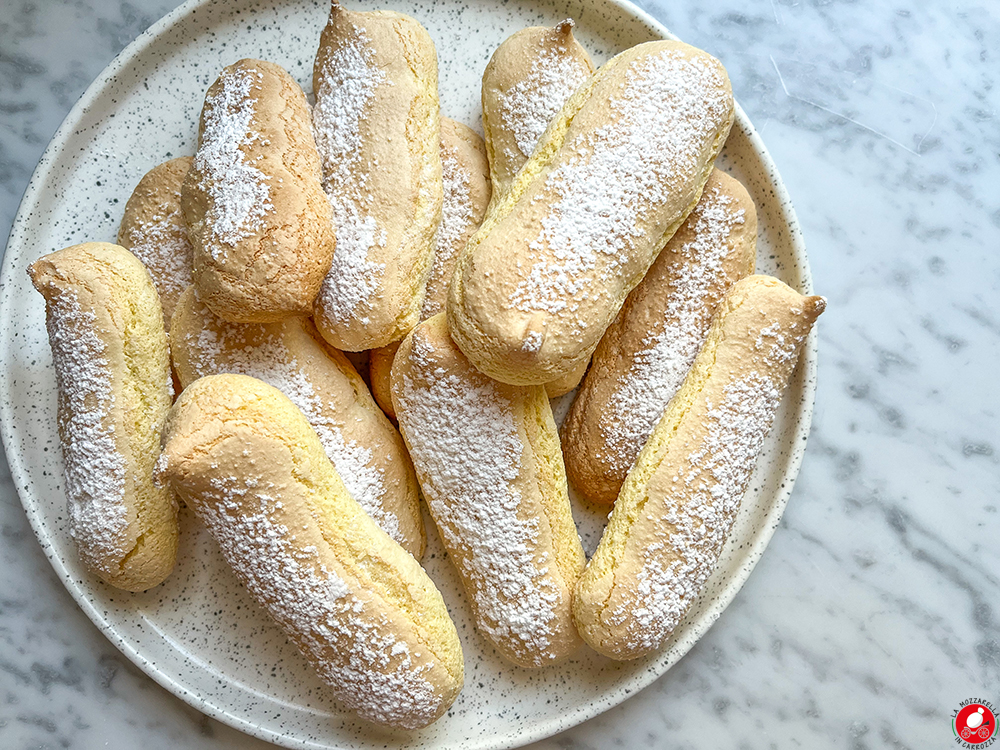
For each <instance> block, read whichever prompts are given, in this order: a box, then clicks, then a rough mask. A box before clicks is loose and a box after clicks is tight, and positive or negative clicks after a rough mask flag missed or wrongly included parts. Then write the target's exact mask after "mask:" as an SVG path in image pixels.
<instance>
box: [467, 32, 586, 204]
mask: <svg viewBox="0 0 1000 750" xmlns="http://www.w3.org/2000/svg"><path fill="white" fill-rule="evenodd" d="M593 73H594V65H593V63H591V61H590V56H589V55H588V54H587V51H586V50H585V49H584V48H583V47H582V46H581V45H580V43H579V42H578V41H576V39H574V38H573V22H572V21H571V20H568V19H567V20H565V21H563V22H562V23H559V24H557V25H556V26H555V28H549V27H548V26H532V27H530V28H527V29H521V30H520V31H518V32H516V33H514V34H513V35H511V36H509V37H508V38H507V39H506V40H504V41H503V43H501V45H500V46H499V47H497V49H496V51H495V52H494V53H493V56H492V57H491V58H490V62H489V65H487V66H486V70H485V72H484V73H483V93H482V99H483V132H484V133H485V134H486V149H487V154H488V155H489V161H490V179H491V180H492V182H493V188H494V190H495V191H496V195H497V197H498V198H499V196H500V195H501V194H502V193H503V192H505V191H506V190H507V188H508V187H509V186H510V184H511V182H513V180H514V175H516V174H517V172H518V170H519V169H521V167H523V166H524V163H525V162H526V161H528V157H529V156H531V153H532V152H533V151H534V150H535V146H536V145H537V144H538V141H539V140H540V139H541V137H542V135H543V134H544V133H545V129H546V128H547V127H548V126H549V123H550V122H551V121H552V120H553V119H555V116H556V115H557V114H559V111H560V110H561V109H562V107H563V105H564V104H565V103H566V101H567V100H568V99H569V98H570V96H571V95H572V94H573V92H574V91H576V90H577V88H579V87H580V85H581V84H582V83H583V82H584V81H586V80H587V79H588V78H590V76H592V75H593Z"/></svg>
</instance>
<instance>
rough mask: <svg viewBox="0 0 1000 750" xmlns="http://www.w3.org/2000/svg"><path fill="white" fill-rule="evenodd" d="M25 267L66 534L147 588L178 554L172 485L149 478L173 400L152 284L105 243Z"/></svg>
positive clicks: (105, 574)
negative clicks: (50, 404)
mask: <svg viewBox="0 0 1000 750" xmlns="http://www.w3.org/2000/svg"><path fill="white" fill-rule="evenodd" d="M29 273H30V274H31V281H32V283H33V284H34V285H35V288H36V289H37V290H38V291H39V292H41V294H42V296H44V297H45V302H46V324H47V327H48V332H49V343H50V344H51V347H52V360H53V364H54V366H55V371H56V383H57V385H58V389H59V436H60V440H61V443H62V449H63V460H64V471H65V480H66V495H67V500H68V502H69V519H70V532H71V533H72V535H73V537H74V538H75V540H76V543H77V547H78V549H79V551H80V557H81V559H82V560H83V562H84V564H85V565H86V566H87V567H88V568H89V569H90V570H91V571H92V572H93V573H94V574H95V575H97V576H99V577H100V578H101V579H103V580H104V581H106V582H107V583H109V584H111V585H112V586H116V587H117V588H121V589H125V590H126V591H144V590H146V589H149V588H152V587H153V586H156V585H157V584H159V583H161V582H162V581H163V579H165V578H166V577H167V575H168V574H169V573H170V571H171V570H172V569H173V567H174V560H175V558H176V555H177V507H176V503H175V501H174V497H173V493H171V492H170V491H169V490H166V489H163V488H160V487H156V486H154V484H153V467H154V465H155V463H156V460H157V458H158V456H159V453H160V450H159V449H160V429H161V427H162V426H163V422H164V420H165V418H166V415H167V410H168V409H169V408H170V402H171V400H172V397H173V393H172V389H171V385H170V360H169V357H168V354H167V340H166V333H165V331H164V327H163V313H162V310H161V307H160V300H159V298H158V297H157V294H156V289H155V288H154V286H153V282H152V280H151V279H150V277H149V274H148V273H147V272H146V270H145V268H143V266H142V263H140V262H139V261H138V260H137V259H136V258H135V257H134V256H133V255H131V254H130V253H129V252H128V251H127V250H125V249H124V248H122V247H119V246H117V245H111V244H108V243H103V242H89V243H85V244H82V245H74V246H72V247H68V248H65V249H64V250H59V251H58V252H55V253H51V254H50V255H46V256H45V257H43V258H41V259H40V260H38V261H36V262H35V263H33V264H32V265H31V267H30V269H29Z"/></svg>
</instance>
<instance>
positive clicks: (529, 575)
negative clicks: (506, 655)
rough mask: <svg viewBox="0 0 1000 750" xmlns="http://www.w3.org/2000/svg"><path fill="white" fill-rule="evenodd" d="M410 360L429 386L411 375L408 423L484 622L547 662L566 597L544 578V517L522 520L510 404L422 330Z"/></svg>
mask: <svg viewBox="0 0 1000 750" xmlns="http://www.w3.org/2000/svg"><path fill="white" fill-rule="evenodd" d="M412 360H413V365H414V366H415V367H416V368H418V370H419V372H420V374H421V379H422V380H425V382H421V383H419V384H417V383H414V382H413V380H412V379H411V377H410V376H409V375H408V374H407V375H405V376H404V378H403V403H404V404H405V406H404V407H403V408H401V409H400V410H399V412H398V416H399V421H400V426H401V428H402V430H403V432H404V434H405V435H406V438H407V443H408V445H409V447H410V455H411V457H412V458H413V463H414V465H415V466H416V467H417V471H418V474H419V475H420V476H421V477H422V479H423V481H422V484H421V488H422V489H423V491H424V496H425V498H426V499H427V502H428V506H429V507H430V509H431V512H432V514H433V515H434V517H435V520H436V521H437V525H438V529H439V531H440V532H441V535H442V537H443V538H444V540H445V543H446V545H447V546H448V547H449V548H451V549H456V548H458V549H464V550H468V554H467V555H466V558H465V562H464V566H463V568H464V569H463V570H462V571H461V572H462V573H463V578H465V579H466V580H468V581H471V582H472V585H471V586H468V587H467V588H468V589H469V593H470V594H471V595H473V597H474V600H475V605H476V611H477V613H478V624H479V627H480V629H481V630H482V631H484V633H485V634H486V635H487V636H488V637H489V638H491V639H492V640H494V641H503V642H505V643H507V644H509V646H510V648H511V649H512V650H513V651H515V652H516V653H517V654H518V655H519V658H520V659H523V660H527V661H532V662H534V663H536V664H541V663H542V661H543V660H542V654H543V653H544V650H545V648H546V647H547V646H548V645H549V643H550V636H551V635H552V630H551V628H550V625H549V623H550V622H551V621H552V620H553V618H554V617H555V613H554V609H555V607H556V606H557V605H558V604H559V602H560V596H559V592H558V591H557V590H556V588H555V586H554V585H553V584H552V582H551V581H550V580H549V579H548V578H547V577H546V573H547V571H548V568H547V566H546V563H547V562H548V561H547V559H546V557H547V555H545V554H542V555H540V556H539V557H538V559H536V557H535V555H534V554H533V553H532V548H534V547H535V546H536V541H537V539H538V519H537V518H535V517H526V518H525V517H521V513H519V511H520V510H521V495H520V492H519V491H518V490H517V489H516V488H515V487H513V486H512V482H513V481H514V480H515V479H516V478H517V476H518V474H519V473H520V471H521V454H522V452H523V450H524V446H523V445H522V443H521V440H520V438H519V437H518V434H517V431H516V429H515V426H514V419H513V414H512V405H511V403H510V401H509V399H507V398H506V397H505V396H504V395H503V394H502V393H500V392H499V390H498V385H497V384H496V383H495V382H494V381H492V380H490V379H489V378H487V377H486V376H484V375H480V374H479V373H470V374H466V373H461V374H459V373H454V372H449V371H448V369H447V368H445V367H443V366H441V365H439V364H437V362H436V361H435V357H434V352H433V351H432V350H431V348H430V347H429V346H428V344H427V343H426V342H425V341H423V340H422V339H421V338H420V337H419V336H415V337H414V339H413V355H412ZM470 370H471V368H470Z"/></svg>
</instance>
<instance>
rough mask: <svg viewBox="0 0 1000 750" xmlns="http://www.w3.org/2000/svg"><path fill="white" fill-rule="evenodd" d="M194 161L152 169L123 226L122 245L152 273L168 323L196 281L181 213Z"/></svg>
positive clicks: (175, 161) (187, 158)
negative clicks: (183, 190)
mask: <svg viewBox="0 0 1000 750" xmlns="http://www.w3.org/2000/svg"><path fill="white" fill-rule="evenodd" d="M193 161H194V160H193V159H192V158H191V157H190V156H182V157H180V158H178V159H171V160H170V161H165V162H163V163H162V164H158V165H157V166H155V167H153V168H152V169H151V170H149V172H147V173H146V175H145V176H144V177H143V178H142V179H141V180H139V184H138V185H136V186H135V190H134V191H132V196H131V197H130V198H129V199H128V203H126V204H125V214H124V216H122V223H121V226H120V227H119V228H118V244H119V245H121V246H122V247H124V248H125V249H126V250H128V251H129V252H131V253H132V255H134V256H135V257H136V258H138V259H139V260H141V261H142V264H143V265H144V266H145V267H146V270H147V271H149V275H150V276H151V277H152V279H153V284H154V285H155V286H156V291H157V293H158V294H159V295H160V304H161V305H162V306H163V320H164V322H165V323H167V324H169V323H170V316H171V315H173V314H174V307H175V306H176V305H177V300H178V298H179V297H180V296H181V293H182V292H183V291H184V290H185V289H187V288H188V287H189V286H190V285H191V283H192V282H193V278H192V276H191V266H192V264H193V262H194V260H193V253H194V251H193V250H192V248H191V241H190V240H189V239H188V230H187V224H186V223H185V222H184V212H183V211H181V185H182V184H183V183H184V178H185V177H187V173H188V171H190V169H191V163H192V162H193Z"/></svg>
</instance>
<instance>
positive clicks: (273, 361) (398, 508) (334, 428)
mask: <svg viewBox="0 0 1000 750" xmlns="http://www.w3.org/2000/svg"><path fill="white" fill-rule="evenodd" d="M170 351H171V355H172V356H173V361H174V367H175V369H176V370H177V373H178V377H179V378H180V381H181V385H183V386H184V387H187V386H188V385H190V384H191V383H192V382H194V381H195V380H197V379H198V378H201V377H204V376H206V375H218V374H221V373H227V372H228V373H238V374H242V375H249V376H251V377H255V378H258V379H259V380H263V381H264V382H265V383H269V384H270V385H273V386H274V387H276V388H278V389H279V390H280V391H281V392H282V393H284V394H285V396H287V397H288V398H289V399H291V401H292V403H294V404H295V405H296V406H297V407H299V409H300V410H301V411H302V413H303V414H304V415H305V417H306V419H307V420H308V421H309V424H310V425H312V427H313V429H314V430H316V434H317V435H319V439H320V443H321V444H322V445H323V450H324V451H326V455H327V457H328V458H329V459H330V461H331V462H332V463H333V465H334V467H335V468H336V469H337V473H338V474H339V475H340V478H341V479H342V480H343V482H344V485H345V486H346V487H347V490H348V492H350V493H351V497H353V498H354V499H355V500H356V501H357V502H358V504H359V505H361V507H362V508H364V510H365V512H366V513H367V514H368V515H369V516H371V517H372V518H373V519H374V520H375V522H376V523H377V524H378V525H379V526H381V527H382V529H383V530H384V531H385V532H386V533H387V534H388V535H389V536H391V537H392V538H393V539H395V540H396V541H397V542H399V544H401V545H402V546H403V548H404V549H406V551H407V552H409V553H410V554H412V555H413V556H414V557H416V558H417V559H418V560H419V559H420V557H421V556H422V555H423V552H424V543H425V536H424V524H423V519H422V518H421V516H420V499H419V495H418V488H417V478H416V476H415V475H414V473H413V466H412V464H411V463H410V459H409V456H408V455H407V453H406V447H405V446H404V445H403V439H402V438H401V437H400V436H399V433H398V432H396V430H395V429H394V428H393V426H392V425H391V424H389V420H388V419H386V417H385V415H384V414H382V412H381V411H380V410H379V408H378V406H376V404H375V402H374V401H373V400H372V397H371V394H369V392H368V388H367V387H366V386H365V384H364V382H363V381H362V380H361V377H360V376H359V375H358V374H357V372H356V371H355V370H354V367H352V366H351V364H350V362H348V361H347V358H346V357H345V356H344V355H343V354H341V353H340V352H338V351H336V350H335V349H333V348H332V347H330V346H329V345H328V344H327V343H326V342H325V341H323V340H322V338H321V337H320V336H319V334H318V333H317V332H316V329H315V327H314V326H313V324H312V322H311V321H310V320H309V319H308V318H288V319H286V320H283V321H281V322H280V323H242V324H241V323H227V322H226V321H224V320H222V319H221V318H219V317H217V316H216V315H214V314H213V313H212V311H211V310H209V309H208V308H207V307H206V306H205V305H204V304H202V303H201V301H200V300H199V299H198V296H197V294H196V292H195V289H194V287H191V288H190V289H188V290H187V291H186V292H185V293H184V294H183V295H182V296H181V299H180V302H179V303H178V305H177V311H176V312H175V313H174V318H173V321H172V323H171V326H170Z"/></svg>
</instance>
